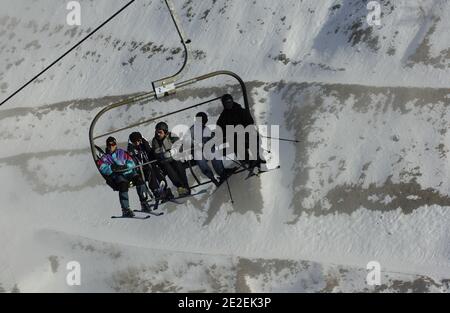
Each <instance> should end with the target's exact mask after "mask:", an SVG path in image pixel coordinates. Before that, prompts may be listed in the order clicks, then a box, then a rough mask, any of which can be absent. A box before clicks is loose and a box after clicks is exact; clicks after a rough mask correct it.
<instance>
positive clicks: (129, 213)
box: [122, 208, 134, 217]
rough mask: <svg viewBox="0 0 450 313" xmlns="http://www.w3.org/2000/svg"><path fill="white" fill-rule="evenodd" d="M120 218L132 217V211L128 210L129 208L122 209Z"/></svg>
mask: <svg viewBox="0 0 450 313" xmlns="http://www.w3.org/2000/svg"><path fill="white" fill-rule="evenodd" d="M122 216H123V217H134V213H133V211H131V210H130V208H127V209H122Z"/></svg>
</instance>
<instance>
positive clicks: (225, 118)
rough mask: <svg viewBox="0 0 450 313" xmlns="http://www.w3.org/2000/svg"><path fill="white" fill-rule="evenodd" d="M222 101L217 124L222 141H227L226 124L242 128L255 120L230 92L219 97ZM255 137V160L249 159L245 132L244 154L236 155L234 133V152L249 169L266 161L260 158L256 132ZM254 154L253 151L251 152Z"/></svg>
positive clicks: (258, 138) (252, 123)
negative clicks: (235, 100) (220, 130)
mask: <svg viewBox="0 0 450 313" xmlns="http://www.w3.org/2000/svg"><path fill="white" fill-rule="evenodd" d="M221 101H222V105H223V108H224V109H223V111H222V113H221V114H220V116H219V119H218V120H217V126H220V127H221V129H222V132H223V138H224V142H227V139H226V138H227V134H226V132H227V130H226V127H227V125H231V126H234V127H236V126H238V125H242V126H243V127H244V128H246V127H247V126H249V125H255V121H254V120H253V117H252V116H251V114H250V112H249V110H247V109H244V108H242V106H241V105H240V104H238V103H236V102H234V100H233V97H232V96H231V95H230V94H225V95H223V96H222V98H221ZM254 130H255V131H256V128H254ZM256 138H257V149H258V151H256V160H250V155H249V153H250V151H249V147H250V142H249V137H248V135H247V134H246V136H245V155H244V156H238V153H237V152H238V149H237V143H238V140H237V134H235V137H234V147H233V148H234V153H235V154H236V156H238V157H239V158H241V160H242V161H244V163H246V164H248V165H249V168H250V170H251V171H253V169H254V168H255V167H260V165H261V164H262V163H266V161H265V160H264V159H262V158H261V156H260V152H259V150H260V144H261V140H260V135H259V134H258V133H256ZM253 154H255V153H253Z"/></svg>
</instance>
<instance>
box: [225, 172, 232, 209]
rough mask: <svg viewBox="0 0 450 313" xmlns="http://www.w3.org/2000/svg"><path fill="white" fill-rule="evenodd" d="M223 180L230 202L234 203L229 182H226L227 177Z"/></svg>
mask: <svg viewBox="0 0 450 313" xmlns="http://www.w3.org/2000/svg"><path fill="white" fill-rule="evenodd" d="M225 182H226V183H227V188H228V194H229V195H230V200H231V204H234V200H233V195H232V194H231V188H230V184H229V183H228V177H227V178H226V179H225Z"/></svg>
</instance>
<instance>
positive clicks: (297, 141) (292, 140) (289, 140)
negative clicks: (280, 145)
mask: <svg viewBox="0 0 450 313" xmlns="http://www.w3.org/2000/svg"><path fill="white" fill-rule="evenodd" d="M261 137H264V138H268V139H275V140H279V141H288V142H295V143H299V142H300V141H299V140H297V139H286V138H274V137H270V136H263V135H261Z"/></svg>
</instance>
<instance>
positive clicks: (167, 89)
mask: <svg viewBox="0 0 450 313" xmlns="http://www.w3.org/2000/svg"><path fill="white" fill-rule="evenodd" d="M164 2H165V4H166V6H167V8H168V10H169V12H170V16H171V18H172V21H173V23H174V24H175V28H176V30H177V33H178V36H179V37H180V39H181V43H182V45H183V47H184V56H185V57H184V62H183V65H182V67H181V68H180V70H179V71H178V72H177V73H176V74H174V75H172V76H168V77H166V78H162V79H159V80H157V81H154V82H153V83H152V86H153V91H152V92H146V93H142V94H140V95H137V96H134V97H131V98H128V99H125V100H123V101H120V102H116V103H113V104H110V105H108V106H107V107H105V108H103V109H102V110H101V111H100V112H98V113H97V115H96V116H95V117H94V119H93V121H92V123H91V125H90V128H89V142H90V147H91V153H92V157H93V159H94V161H95V164H96V167H97V169H98V170H99V171H100V169H99V167H98V165H97V161H98V160H99V159H100V157H101V155H102V154H103V153H104V152H103V150H102V149H101V148H100V147H99V146H97V145H95V140H97V139H99V138H103V137H106V136H109V135H112V134H115V133H118V132H121V131H124V130H127V129H130V128H135V127H137V126H140V125H144V124H149V123H152V122H154V121H156V120H159V119H162V118H165V117H167V116H170V115H173V114H177V113H180V112H183V111H186V110H190V109H193V108H195V107H198V106H201V105H205V104H208V103H210V102H213V101H215V100H218V99H220V97H216V98H213V99H210V100H207V101H204V102H201V103H198V104H195V105H192V106H189V107H186V108H183V109H179V110H176V111H173V112H170V113H167V114H163V115H160V116H157V117H154V118H150V119H147V120H144V121H141V122H137V123H134V124H131V125H128V126H126V127H122V128H119V129H115V130H112V131H109V132H106V133H103V134H100V135H94V129H95V125H96V124H97V122H98V120H99V119H100V117H102V115H104V114H105V113H106V112H108V111H111V110H113V109H117V108H120V107H123V106H126V105H133V104H137V103H139V102H141V101H149V102H150V101H153V100H158V99H162V98H165V97H168V96H170V95H174V94H175V93H176V91H177V90H179V89H181V88H183V87H186V86H189V85H192V84H195V83H197V82H200V81H203V80H206V79H210V78H213V77H217V76H230V77H233V78H234V79H236V80H237V81H238V82H239V85H240V87H241V91H242V95H243V99H244V105H245V109H246V110H250V106H249V102H248V97H247V88H246V86H245V83H244V81H243V80H242V79H241V77H239V76H238V75H237V74H235V73H233V72H230V71H215V72H211V73H208V74H205V75H201V76H198V77H195V78H191V79H188V80H185V81H182V82H177V79H178V78H179V76H180V75H181V73H182V72H183V70H184V69H185V67H186V66H187V65H188V62H189V53H190V52H189V48H188V46H187V45H188V44H189V43H190V42H191V41H190V40H185V35H184V33H183V31H182V29H181V28H180V27H179V22H178V18H177V15H176V13H175V10H174V8H173V4H172V2H171V0H164ZM153 162H156V161H151V162H148V163H144V164H139V165H138V166H136V168H140V169H141V174H142V167H143V166H145V165H147V164H150V163H153ZM187 164H188V166H189V170H190V172H191V174H192V176H193V177H194V179H195V180H196V182H197V185H194V186H191V187H190V188H196V187H198V186H201V185H205V184H208V183H211V181H207V182H203V183H201V182H200V180H199V179H198V177H197V176H196V175H195V174H194V171H193V169H192V165H191V162H189V161H188V162H187ZM245 170H247V169H245V168H244V169H241V170H238V171H236V172H235V173H239V172H242V171H245ZM227 183H228V182H227Z"/></svg>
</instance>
